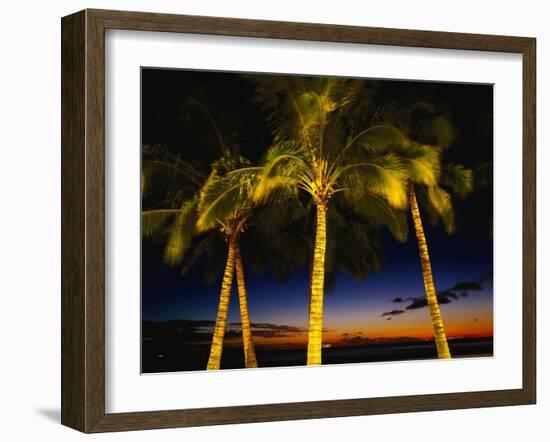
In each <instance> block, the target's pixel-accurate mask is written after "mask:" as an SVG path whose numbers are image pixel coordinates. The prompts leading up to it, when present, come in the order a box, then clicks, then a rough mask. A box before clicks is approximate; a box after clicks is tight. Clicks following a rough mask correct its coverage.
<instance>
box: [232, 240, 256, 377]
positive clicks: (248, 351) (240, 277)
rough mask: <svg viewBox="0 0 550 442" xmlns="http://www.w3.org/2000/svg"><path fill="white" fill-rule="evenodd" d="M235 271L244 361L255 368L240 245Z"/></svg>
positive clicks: (246, 364) (236, 253)
mask: <svg viewBox="0 0 550 442" xmlns="http://www.w3.org/2000/svg"><path fill="white" fill-rule="evenodd" d="M235 271H236V273H237V289H238V291H239V308H240V310H241V329H242V332H243V346H244V362H245V366H246V368H255V367H257V366H258V362H257V361H256V352H255V351H254V342H253V341H252V328H251V326H250V316H249V315H248V301H247V298H246V286H245V283H244V270H243V262H242V259H241V251H240V249H239V246H238V245H236V247H235Z"/></svg>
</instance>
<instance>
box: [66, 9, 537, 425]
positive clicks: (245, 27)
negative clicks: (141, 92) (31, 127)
mask: <svg viewBox="0 0 550 442" xmlns="http://www.w3.org/2000/svg"><path fill="white" fill-rule="evenodd" d="M106 29H128V30H141V31H165V32H185V33H194V34H214V35H230V36H245V37H263V38H284V39H293V40H310V41H329V42H344V43H362V44H377V45H392V46H409V47H428V48H443V49H462V50H468V49H469V50H478V51H497V52H511V53H519V54H522V56H523V386H522V388H520V389H515V390H499V391H476V392H468V393H447V394H430V395H416V396H402V397H382V398H365V399H346V400H331V401H318V402H300V403H285V404H270V405H251V406H232V407H221V408H202V409H192V410H170V411H147V412H136V413H115V414H107V413H105V301H104V288H105V287H104V281H105V278H104V277H105V270H104V250H105V226H104V221H105V207H104V202H105V171H104V166H105V164H104V157H105V143H104V139H105V121H104V120H105V118H104V115H105V104H104V102H105V84H104V71H105V69H104V68H105V46H104V44H105V30H106ZM61 50H62V131H61V133H62V178H61V180H62V181H61V182H62V205H61V206H62V271H61V273H62V305H61V318H62V333H61V348H62V370H61V373H62V393H61V399H62V401H61V422H62V423H63V424H64V425H67V426H69V427H72V428H75V429H78V430H80V431H83V432H102V431H121V430H141V429H150V428H168V427H185V426H197V425H215V424H229V423H239V422H261V421H279V420H289V419H311V418H324V417H337V416H356V415H367V414H382V413H402V412H411V411H428V410H445V409H460V408H472V407H490V406H503V405H520V404H534V403H535V398H536V352H535V339H536V338H535V330H536V325H535V319H536V314H535V283H536V275H535V265H536V262H535V259H536V252H535V250H536V249H535V247H536V242H535V226H536V220H535V213H536V207H535V183H536V178H535V110H536V105H535V100H536V95H535V78H536V77H535V53H536V41H535V39H534V38H525V37H509V36H495V35H476V34H458V33H448V32H431V31H415V30H404V29H384V28H365V27H355V26H354V27H351V26H336V25H321V24H310V23H289V22H276V21H257V20H240V19H229V18H215V17H198V16H185V15H168V14H152V13H141V12H122V11H105V10H84V11H81V12H78V13H75V14H73V15H70V16H67V17H64V18H63V19H62V45H61Z"/></svg>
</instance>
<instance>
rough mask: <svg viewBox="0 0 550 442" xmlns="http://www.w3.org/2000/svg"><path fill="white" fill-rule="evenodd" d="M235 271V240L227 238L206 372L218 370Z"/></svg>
mask: <svg viewBox="0 0 550 442" xmlns="http://www.w3.org/2000/svg"><path fill="white" fill-rule="evenodd" d="M234 271H235V238H233V237H230V238H229V250H228V252H227V262H226V264H225V271H224V273H223V279H222V288H221V291H220V302H219V304H218V314H217V316H216V325H215V326H214V335H213V336H212V345H211V347H210V357H209V358H208V365H207V366H206V369H207V370H219V369H220V363H221V360H222V350H223V338H224V336H225V328H226V326H227V310H228V309H229V295H230V294H231V285H232V284H233V273H234Z"/></svg>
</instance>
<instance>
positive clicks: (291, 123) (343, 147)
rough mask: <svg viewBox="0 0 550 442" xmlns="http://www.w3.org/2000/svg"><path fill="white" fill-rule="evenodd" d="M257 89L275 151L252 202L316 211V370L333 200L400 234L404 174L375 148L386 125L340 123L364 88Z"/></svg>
mask: <svg viewBox="0 0 550 442" xmlns="http://www.w3.org/2000/svg"><path fill="white" fill-rule="evenodd" d="M256 82H257V83H256V86H257V96H258V99H259V100H260V101H261V102H263V103H264V106H265V109H266V110H267V111H269V112H270V116H269V119H270V121H271V122H272V124H273V126H274V129H275V131H274V132H275V144H274V146H273V147H271V148H270V149H269V150H268V152H267V154H266V156H265V160H264V165H263V168H262V170H261V171H260V172H259V173H258V178H257V179H258V183H257V186H256V188H255V191H254V198H255V200H259V201H263V200H266V199H268V198H270V195H272V194H273V193H274V192H275V193H281V192H283V193H284V192H286V193H287V194H288V195H289V196H296V195H297V194H298V193H303V194H305V195H308V196H309V198H310V200H311V202H312V204H313V205H314V207H315V210H316V217H315V218H316V219H315V236H314V248H313V259H312V269H311V284H310V285H311V287H310V304H309V332H308V349H307V364H308V365H319V364H321V349H322V331H323V298H324V289H325V272H326V251H327V242H330V241H331V239H330V238H328V237H327V218H328V215H329V213H330V211H331V209H332V207H333V206H334V203H333V201H332V200H333V199H336V200H340V202H339V203H340V204H344V205H347V207H349V208H350V210H352V211H355V212H356V213H359V214H362V215H365V214H369V215H378V216H380V218H379V219H384V220H388V223H389V224H390V225H392V224H393V225H394V228H395V229H397V227H395V226H397V225H398V224H399V223H398V222H397V218H396V215H395V212H394V210H392V209H393V208H405V207H406V204H407V186H406V178H407V173H406V169H405V167H404V165H403V164H402V161H401V160H400V158H399V156H398V155H397V154H395V153H392V152H389V151H388V152H383V153H381V152H380V149H378V148H377V145H378V144H380V143H382V144H385V143H386V142H387V140H386V138H385V135H384V134H385V132H386V131H387V128H386V127H385V126H382V125H380V126H377V125H372V124H367V125H365V126H362V127H361V126H360V127H356V126H357V125H354V124H353V123H354V121H349V118H345V117H348V116H349V115H350V109H351V107H352V105H353V104H354V103H355V102H356V99H357V97H358V96H359V95H360V93H361V91H362V90H363V86H364V83H363V82H361V81H358V80H348V79H340V78H304V77H260V78H258V79H257V80H256ZM392 130H395V129H392ZM418 161H419V162H422V159H421V158H419V159H418ZM369 203H372V204H369ZM373 219H376V217H373Z"/></svg>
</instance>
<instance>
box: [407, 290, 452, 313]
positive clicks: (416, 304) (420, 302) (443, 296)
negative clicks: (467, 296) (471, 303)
mask: <svg viewBox="0 0 550 442" xmlns="http://www.w3.org/2000/svg"><path fill="white" fill-rule="evenodd" d="M457 299H458V295H457V294H456V293H454V292H451V291H450V290H444V291H442V292H439V293H438V294H437V302H438V303H439V304H450V303H451V302H453V300H457ZM427 306H428V300H427V299H426V297H425V296H419V297H418V298H412V300H411V303H410V304H409V305H408V306H406V307H405V310H416V309H419V308H422V307H427Z"/></svg>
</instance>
